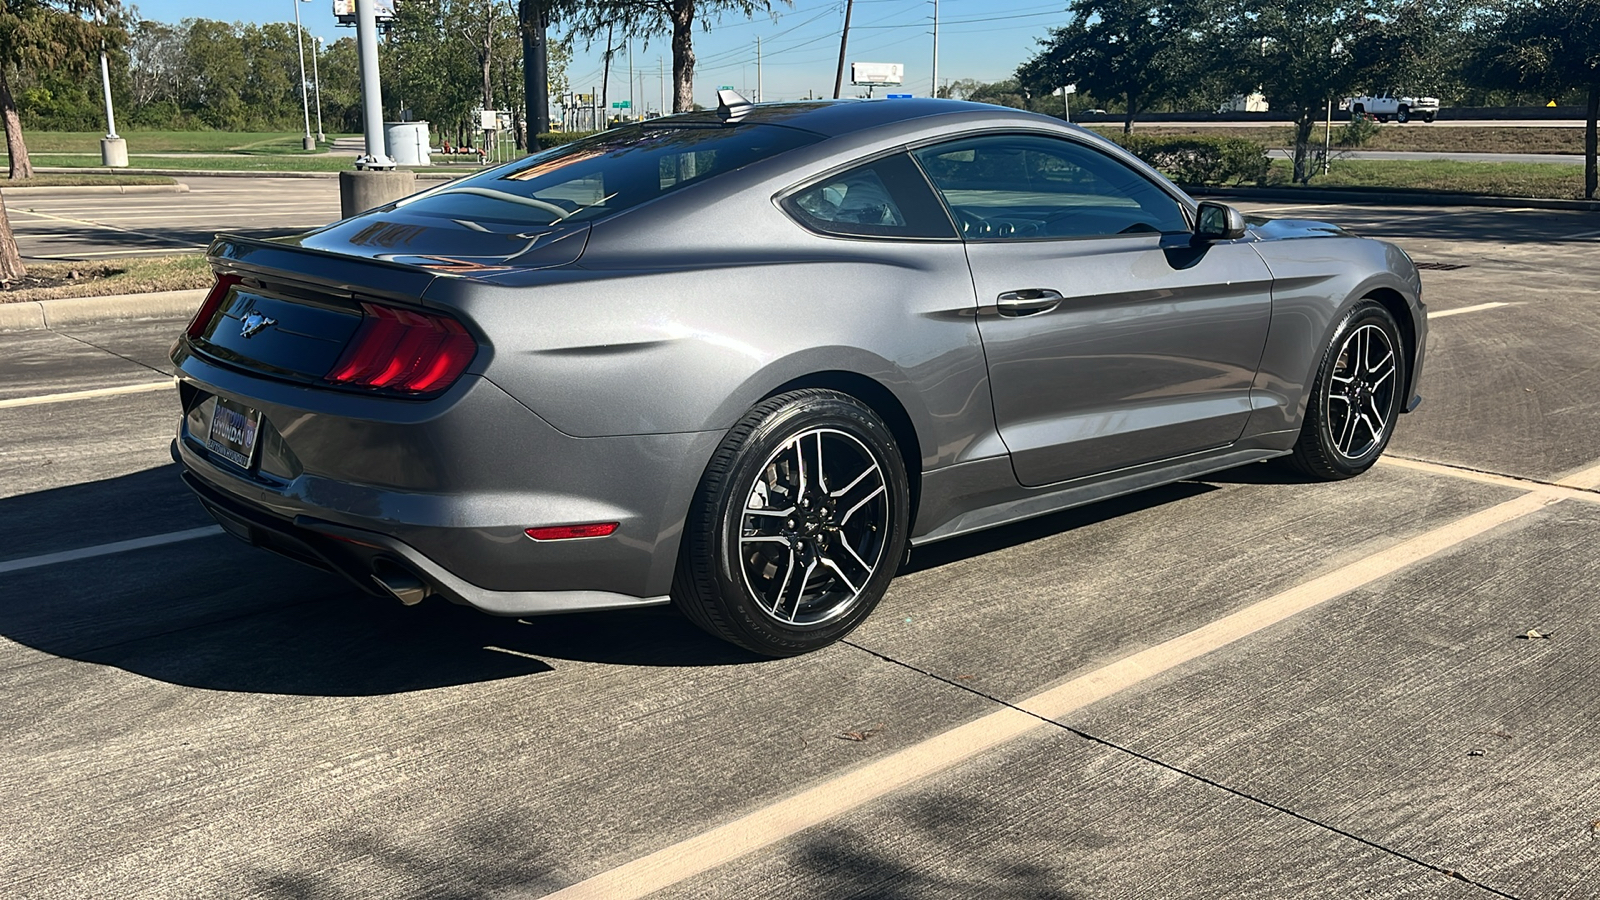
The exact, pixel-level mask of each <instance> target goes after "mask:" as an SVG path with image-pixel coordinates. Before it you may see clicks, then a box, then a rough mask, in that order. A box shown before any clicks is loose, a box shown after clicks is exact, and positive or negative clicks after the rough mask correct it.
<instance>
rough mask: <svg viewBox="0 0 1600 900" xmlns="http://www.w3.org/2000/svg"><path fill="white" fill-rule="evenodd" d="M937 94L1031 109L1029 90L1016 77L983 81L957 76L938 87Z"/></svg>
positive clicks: (976, 101) (948, 97) (975, 101)
mask: <svg viewBox="0 0 1600 900" xmlns="http://www.w3.org/2000/svg"><path fill="white" fill-rule="evenodd" d="M937 96H940V97H944V98H947V99H952V100H971V101H972V102H974V103H992V104H994V105H995V106H1009V107H1011V108H1012V109H1031V108H1032V107H1031V102H1032V96H1031V92H1030V91H1029V90H1028V89H1027V88H1024V87H1023V86H1022V84H1021V83H1020V82H1018V81H1017V79H1015V78H1012V79H1010V80H1007V81H994V82H983V81H979V80H977V79H976V78H958V79H956V80H955V81H952V82H950V83H949V84H947V85H943V86H941V87H940V88H939V91H938V94H937Z"/></svg>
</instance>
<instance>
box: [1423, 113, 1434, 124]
mask: <svg viewBox="0 0 1600 900" xmlns="http://www.w3.org/2000/svg"><path fill="white" fill-rule="evenodd" d="M1422 121H1424V122H1426V123H1428V124H1429V125H1432V124H1433V116H1432V115H1426V116H1423V117H1422Z"/></svg>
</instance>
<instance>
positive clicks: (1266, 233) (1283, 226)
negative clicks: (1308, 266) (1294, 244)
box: [1245, 216, 1357, 241]
mask: <svg viewBox="0 0 1600 900" xmlns="http://www.w3.org/2000/svg"><path fill="white" fill-rule="evenodd" d="M1245 223H1246V224H1248V225H1249V226H1250V231H1251V232H1252V233H1253V234H1254V235H1255V236H1256V237H1257V238H1260V239H1261V240H1263V241H1287V240H1293V239H1295V238H1318V237H1347V238H1348V237H1356V236H1357V235H1355V234H1353V233H1351V232H1349V231H1346V230H1345V229H1343V228H1340V227H1339V226H1337V225H1331V224H1329V223H1327V222H1316V221H1312V220H1310V219H1268V218H1265V217H1262V216H1246V217H1245Z"/></svg>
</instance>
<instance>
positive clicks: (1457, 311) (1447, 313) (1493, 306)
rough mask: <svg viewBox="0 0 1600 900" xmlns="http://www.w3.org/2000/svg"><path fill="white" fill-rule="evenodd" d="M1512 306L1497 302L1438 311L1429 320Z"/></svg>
mask: <svg viewBox="0 0 1600 900" xmlns="http://www.w3.org/2000/svg"><path fill="white" fill-rule="evenodd" d="M1510 305H1511V304H1509V303H1499V302H1495V303H1479V304H1478V305H1476V306H1463V307H1460V308H1459V309H1441V310H1436V311H1434V312H1430V313H1428V318H1429V319H1442V318H1444V317H1445V316H1459V315H1461V314H1462V313H1470V312H1479V311H1481V310H1485V309H1498V308H1500V307H1502V306H1510Z"/></svg>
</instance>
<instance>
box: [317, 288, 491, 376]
mask: <svg viewBox="0 0 1600 900" xmlns="http://www.w3.org/2000/svg"><path fill="white" fill-rule="evenodd" d="M361 309H362V312H363V313H365V315H364V316H363V318H362V320H361V325H360V327H358V328H357V329H356V333H355V336H354V337H352V338H351V339H350V343H349V344H347V345H346V346H345V348H344V353H343V354H342V355H340V357H339V361H338V362H336V363H334V364H333V368H332V369H331V370H329V371H328V375H327V378H328V380H329V381H331V382H333V383H334V384H343V385H348V386H350V387H364V388H375V389H378V390H388V391H399V392H402V393H407V394H426V393H433V392H437V391H442V390H444V389H445V388H447V387H449V386H450V385H451V384H454V383H455V380H456V379H457V378H459V377H461V373H462V372H464V371H466V369H467V364H468V363H470V362H472V357H473V356H475V355H476V354H477V352H478V345H477V343H476V342H475V341H473V339H472V335H470V334H467V330H466V329H465V328H463V327H461V323H460V322H457V321H456V320H454V319H451V318H448V317H446V316H436V315H432V314H430V313H422V312H415V311H412V310H408V309H396V308H395V307H392V306H381V305H379V304H376V303H363V304H361Z"/></svg>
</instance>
